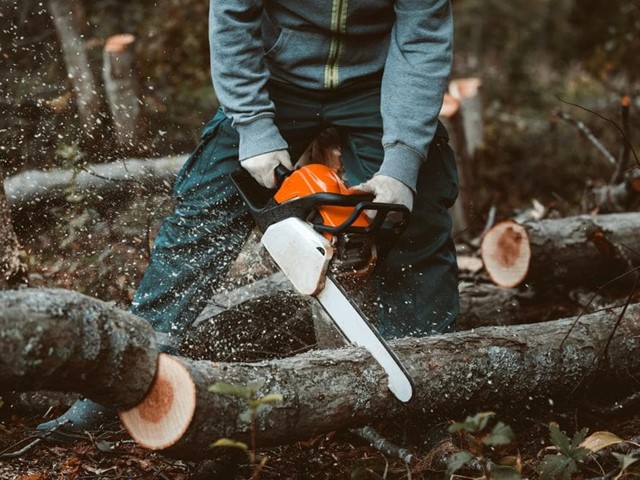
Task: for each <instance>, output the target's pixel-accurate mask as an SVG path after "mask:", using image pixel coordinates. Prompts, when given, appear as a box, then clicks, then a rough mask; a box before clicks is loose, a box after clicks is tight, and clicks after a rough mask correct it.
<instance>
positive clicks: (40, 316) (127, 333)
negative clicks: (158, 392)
mask: <svg viewBox="0 0 640 480" xmlns="http://www.w3.org/2000/svg"><path fill="white" fill-rule="evenodd" d="M0 344H1V345H2V348H1V349H0V390H4V391H9V390H18V391H33V390H39V389H44V390H57V391H65V392H77V393H81V394H83V395H85V396H87V397H90V398H91V399H93V400H95V401H96V402H99V403H102V404H105V405H111V406H113V407H116V408H123V407H131V406H132V405H136V404H137V403H138V402H139V401H140V400H141V399H142V398H143V397H144V395H145V393H146V392H147V390H148V388H149V385H150V384H151V381H152V380H153V377H154V375H155V371H156V361H157V355H158V354H157V351H156V345H155V335H154V333H153V330H152V328H151V325H150V324H149V323H148V322H146V321H145V320H143V319H141V318H139V317H136V316H135V315H132V314H130V313H127V312H125V311H123V310H120V309H118V308H116V307H113V306H111V305H109V304H107V303H104V302H101V301H99V300H96V299H93V298H91V297H87V296H85V295H81V294H79V293H76V292H70V291H68V290H61V289H22V290H13V291H6V292H0Z"/></svg>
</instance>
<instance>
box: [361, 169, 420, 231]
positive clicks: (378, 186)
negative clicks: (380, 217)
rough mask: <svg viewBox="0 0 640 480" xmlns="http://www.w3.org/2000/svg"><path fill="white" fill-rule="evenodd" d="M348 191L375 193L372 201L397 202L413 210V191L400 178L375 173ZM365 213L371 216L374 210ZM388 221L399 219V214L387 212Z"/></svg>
mask: <svg viewBox="0 0 640 480" xmlns="http://www.w3.org/2000/svg"><path fill="white" fill-rule="evenodd" d="M349 190H350V191H358V192H364V193H372V194H373V195H375V198H374V199H373V201H374V202H378V203H397V204H400V205H404V206H405V207H407V208H408V209H409V211H411V210H413V191H412V190H411V189H410V188H409V187H407V186H406V185H405V184H404V183H402V182H401V181H400V180H396V179H395V178H393V177H388V176H386V175H376V176H374V177H373V178H372V179H371V180H369V181H368V182H364V183H361V184H360V185H356V186H355V187H352V188H350V189H349ZM365 213H366V214H367V215H368V216H369V217H371V218H373V217H374V216H375V211H365ZM387 219H388V220H390V221H392V222H393V221H396V222H397V221H400V220H401V217H400V214H395V215H394V214H393V213H391V214H389V217H388V218H387Z"/></svg>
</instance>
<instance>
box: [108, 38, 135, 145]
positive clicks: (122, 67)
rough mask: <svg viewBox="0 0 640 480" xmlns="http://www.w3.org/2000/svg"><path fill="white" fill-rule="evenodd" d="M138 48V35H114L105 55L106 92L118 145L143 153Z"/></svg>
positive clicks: (109, 41)
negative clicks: (136, 48) (137, 64)
mask: <svg viewBox="0 0 640 480" xmlns="http://www.w3.org/2000/svg"><path fill="white" fill-rule="evenodd" d="M135 46H136V37H135V36H134V35H131V34H119V35H113V36H111V37H109V38H108V39H107V41H106V43H105V46H104V49H103V52H102V58H103V63H102V78H103V81H104V89H105V93H106V98H107V102H108V104H109V111H110V112H111V119H112V120H113V127H114V133H115V139H116V143H117V144H118V147H120V148H121V149H123V151H141V150H142V148H141V146H142V145H141V144H140V142H141V141H142V139H143V138H144V132H143V109H142V101H141V99H140V82H139V81H138V72H137V70H136V53H135Z"/></svg>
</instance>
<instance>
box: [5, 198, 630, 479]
mask: <svg viewBox="0 0 640 480" xmlns="http://www.w3.org/2000/svg"><path fill="white" fill-rule="evenodd" d="M129 200H134V201H132V202H129V203H128V204H127V205H126V206H120V207H117V208H115V209H114V208H110V209H109V210H106V211H102V210H99V209H96V208H94V207H91V206H82V204H81V203H82V202H80V203H76V204H75V205H72V206H71V207H69V208H66V209H59V210H53V211H52V213H54V214H55V215H54V218H53V220H51V219H50V221H49V222H47V223H46V227H42V228H39V229H35V228H34V224H32V223H31V224H29V223H25V222H24V221H21V220H20V219H18V220H17V222H16V229H17V230H18V232H19V233H20V236H21V238H22V241H23V244H24V248H25V251H26V257H27V260H28V263H29V269H30V275H29V277H30V284H31V286H33V287H57V288H66V289H70V290H76V291H79V292H82V293H85V294H88V295H91V296H94V297H97V298H100V299H102V300H106V301H112V302H114V303H116V304H117V305H119V306H121V307H122V308H126V307H127V306H128V304H129V302H130V301H131V298H132V295H133V292H134V291H135V286H136V285H137V283H138V282H139V280H140V278H141V275H142V273H143V272H144V269H145V267H146V264H147V259H148V251H149V247H150V239H151V238H153V235H154V231H155V229H156V228H157V226H158V223H159V220H160V219H161V218H162V216H163V214H164V213H166V211H167V210H168V209H169V208H170V202H167V201H166V200H167V199H166V198H151V199H146V198H143V197H141V196H140V197H139V196H136V194H135V193H134V194H132V196H131V198H130V199H129ZM159 205H160V207H158V206H159ZM113 206H114V205H110V207H113ZM50 213H51V212H50ZM43 225H45V223H44V222H43ZM28 397H29V394H26V395H22V397H21V398H17V397H16V398H13V397H11V396H9V397H8V398H7V397H5V398H4V399H3V400H4V405H3V406H2V407H0V479H19V480H53V479H71V480H75V479H78V480H79V479H109V478H118V479H133V478H140V479H145V478H150V479H152V478H158V479H176V480H179V479H200V480H204V479H245V478H261V479H358V480H365V479H380V478H384V479H431V478H438V479H441V478H445V472H446V468H447V464H448V463H449V462H451V461H452V458H456V457H452V455H454V454H461V452H465V451H466V452H471V453H470V454H471V456H472V457H474V458H475V460H472V461H471V462H470V464H469V465H470V467H465V469H462V470H459V472H458V473H464V475H465V477H466V478H480V477H482V476H483V475H484V474H485V473H486V472H484V471H483V467H487V466H488V465H491V464H492V463H495V464H497V463H499V462H500V461H502V462H506V463H508V464H509V465H512V467H513V468H511V470H509V472H510V473H511V474H513V472H515V471H516V470H514V468H515V469H517V470H519V471H520V472H521V475H522V477H526V478H545V477H544V475H541V474H540V469H541V468H543V467H544V464H545V460H544V458H545V456H546V455H548V454H550V453H551V454H553V455H555V456H556V457H558V459H559V460H561V461H566V462H565V466H564V467H563V468H565V469H567V468H568V469H569V470H566V472H569V473H568V475H569V476H563V473H562V472H565V470H560V471H556V474H555V476H556V477H558V478H567V479H568V478H570V477H571V475H572V473H571V472H572V471H570V470H571V468H572V467H571V465H572V463H571V462H574V465H575V471H574V472H573V475H574V477H575V478H615V476H616V475H617V474H618V473H619V472H620V470H621V466H622V465H623V463H622V462H624V458H628V459H629V460H627V461H628V462H630V461H631V460H637V459H638V457H640V455H639V454H638V447H636V446H634V445H633V444H632V443H626V442H617V441H616V442H615V443H616V445H614V446H613V447H612V448H614V449H615V448H617V449H618V450H617V453H618V454H620V455H622V456H621V457H619V458H622V459H623V460H620V459H619V458H618V457H614V456H613V455H612V454H610V453H608V454H607V455H606V456H602V452H600V457H597V458H596V457H595V456H590V457H588V458H584V459H583V458H579V459H576V460H574V459H572V458H571V455H576V458H578V457H579V452H578V453H577V450H576V447H577V445H574V446H572V447H571V448H569V449H568V450H567V452H565V453H561V454H558V455H556V453H557V452H558V451H559V449H561V448H563V446H562V438H563V437H559V436H558V435H556V436H555V437H553V436H551V437H550V427H549V425H550V423H552V422H555V423H557V424H558V425H559V426H560V428H561V430H563V431H565V432H567V435H568V439H567V440H566V441H567V442H569V443H571V442H570V439H572V437H573V439H574V440H576V441H577V439H578V437H574V434H575V433H576V432H579V431H580V430H581V429H582V428H585V427H586V428H588V429H589V432H590V433H592V432H596V431H609V432H611V433H612V434H615V435H617V437H619V439H620V440H625V441H626V440H631V439H634V440H636V441H637V439H638V437H637V436H638V435H639V434H640V413H639V412H640V408H638V407H639V406H640V402H639V401H638V400H639V399H638V398H632V399H631V400H630V402H629V403H628V404H627V405H626V406H625V407H624V408H619V409H616V408H615V406H614V405H602V404H598V403H597V402H592V403H589V402H588V401H587V402H585V399H580V403H575V402H574V400H576V399H569V400H568V401H567V403H565V404H563V405H560V404H559V403H558V402H556V403H555V404H552V403H550V404H549V406H548V408H546V409H544V410H538V411H535V412H534V411H531V410H529V409H528V408H527V406H526V399H523V406H522V411H521V412H516V413H513V414H510V418H493V419H492V420H491V421H490V422H489V423H488V424H487V426H486V427H483V428H482V429H479V431H478V432H473V431H471V430H465V429H463V431H462V433H455V434H450V433H449V432H448V430H447V429H448V427H449V426H450V425H451V424H452V423H453V422H462V421H464V420H465V418H466V417H467V416H468V415H470V416H473V415H475V414H478V413H479V412H460V418H451V419H443V420H442V422H441V423H440V424H437V425H428V424H427V425H425V424H424V423H423V422H422V420H421V419H420V418H410V419H406V420H404V421H400V420H397V421H386V422H376V423H375V425H374V427H375V428H376V429H377V431H379V432H380V433H381V434H382V435H384V436H385V438H387V439H388V440H389V441H390V442H392V443H394V444H396V445H398V446H400V447H403V448H405V449H407V450H409V451H410V452H412V454H413V461H412V462H411V463H410V464H406V463H405V462H404V461H402V460H401V459H399V458H395V457H393V456H392V455H385V454H384V453H381V452H380V451H378V450H376V449H374V448H372V447H371V446H370V445H369V444H368V443H367V442H366V441H365V440H363V439H362V438H361V437H359V436H357V435H356V434H354V433H353V432H351V431H337V432H330V433H328V434H321V435H318V436H316V437H313V438H309V439H307V440H305V441H299V442H295V443H292V444H289V445H285V446H280V447H275V448H261V449H259V450H258V452H257V453H258V457H259V458H262V459H265V460H264V461H265V463H264V464H263V465H260V464H258V465H256V464H251V463H250V462H249V461H248V455H247V453H246V452H243V451H231V452H229V451H227V452H225V453H221V452H220V451H219V450H216V449H212V457H217V458H215V459H212V460H208V461H203V462H188V461H181V460H175V459H170V458H167V457H165V456H162V455H159V454H157V453H154V452H149V451H145V450H143V449H142V448H140V447H138V446H136V445H135V443H134V442H133V441H132V440H130V438H129V437H128V435H127V434H126V432H125V431H123V430H122V428H121V427H120V426H119V425H118V424H115V425H114V426H113V428H109V429H106V430H103V431H99V432H86V433H85V434H83V435H80V436H79V438H78V439H77V441H75V442H74V443H69V444H54V443H51V442H49V441H46V440H39V441H37V442H36V443H35V444H32V442H33V441H34V440H37V439H38V436H37V433H36V430H35V427H36V425H37V424H38V423H41V422H43V421H46V420H50V419H52V418H55V417H56V416H57V415H58V414H60V413H62V412H63V411H64V410H65V405H64V403H65V402H64V401H63V402H60V400H59V398H58V399H57V401H55V402H54V401H52V402H50V403H47V402H46V401H45V402H44V403H42V402H40V403H39V404H38V405H35V406H34V404H33V403H30V402H29V401H28V400H29V399H28ZM52 398H54V399H55V398H56V397H52ZM65 398H66V400H67V402H66V403H68V397H65ZM587 400H588V399H587ZM476 419H477V417H476ZM497 422H504V423H506V424H508V425H510V427H511V428H512V430H513V436H512V437H509V438H508V439H507V440H506V442H503V443H504V445H500V446H490V445H487V444H484V443H483V441H484V440H483V439H485V438H486V436H487V432H488V430H487V428H488V429H491V428H492V427H495V426H496V425H499V423H497ZM465 432H466V433H465ZM215 440H217V439H212V442H214V441H215ZM258 440H259V439H258ZM634 449H635V450H634ZM462 454H463V455H464V453H462ZM625 455H626V456H625ZM457 458H458V459H460V458H463V457H461V456H458V457H457ZM617 458H618V459H617ZM638 463H640V462H638ZM547 468H551V467H547ZM625 468H626V470H625V475H624V476H623V477H622V478H632V477H635V478H637V477H638V476H640V470H638V468H637V465H630V466H626V467H625ZM634 468H635V473H634ZM566 472H565V473H566ZM547 474H548V475H547V476H546V478H552V477H553V476H554V475H550V474H549V471H547ZM459 478H464V477H459ZM491 478H515V477H509V476H507V477H500V476H499V475H498V473H497V472H496V473H494V474H493V476H492V477H491Z"/></svg>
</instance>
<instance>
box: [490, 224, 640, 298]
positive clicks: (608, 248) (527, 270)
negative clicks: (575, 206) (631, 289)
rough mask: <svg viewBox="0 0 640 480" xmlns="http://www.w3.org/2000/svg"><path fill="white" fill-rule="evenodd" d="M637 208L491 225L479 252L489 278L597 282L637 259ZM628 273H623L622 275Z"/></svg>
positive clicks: (509, 283) (504, 282)
mask: <svg viewBox="0 0 640 480" xmlns="http://www.w3.org/2000/svg"><path fill="white" fill-rule="evenodd" d="M638 232H640V213H638V212H635V213H618V214H609V215H596V216H591V215H580V216H575V217H567V218H561V219H553V220H539V221H531V222H526V223H524V224H522V225H521V224H518V223H516V222H513V221H510V220H509V221H505V222H500V223H498V224H496V225H495V226H494V227H493V228H491V229H490V230H489V231H488V232H487V233H486V234H485V236H484V237H483V239H482V245H481V256H482V260H483V262H484V266H485V269H486V270H487V273H488V274H489V276H490V277H491V279H492V280H493V282H494V283H496V284H497V285H499V286H501V287H506V288H512V287H515V286H518V285H520V284H522V283H523V282H524V281H525V280H526V281H527V282H528V283H529V282H531V283H533V284H547V285H549V284H553V285H564V286H566V285H567V284H573V285H591V286H595V285H602V284H604V283H606V282H609V281H611V280H613V279H614V278H615V277H617V276H619V275H622V274H623V273H625V272H627V271H629V270H630V269H631V268H632V267H634V266H637V265H639V264H640V256H639V255H638V253H637V252H640V235H639V234H638ZM632 279H633V277H632V276H630V275H627V280H632Z"/></svg>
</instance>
